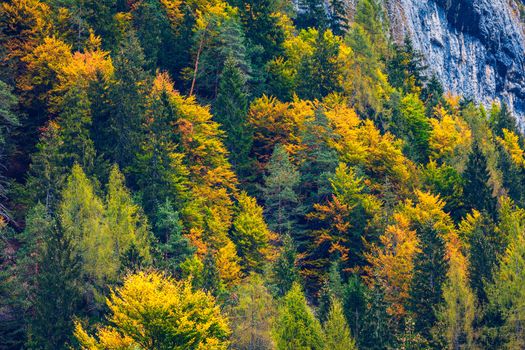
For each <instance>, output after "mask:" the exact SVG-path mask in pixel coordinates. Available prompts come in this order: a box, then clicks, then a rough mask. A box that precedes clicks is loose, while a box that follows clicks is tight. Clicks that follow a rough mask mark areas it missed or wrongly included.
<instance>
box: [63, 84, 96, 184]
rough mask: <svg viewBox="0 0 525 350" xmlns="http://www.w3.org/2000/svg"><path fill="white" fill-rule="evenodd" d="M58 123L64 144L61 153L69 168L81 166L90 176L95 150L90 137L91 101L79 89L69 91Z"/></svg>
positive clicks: (73, 88)
mask: <svg viewBox="0 0 525 350" xmlns="http://www.w3.org/2000/svg"><path fill="white" fill-rule="evenodd" d="M58 123H59V125H60V133H61V139H62V142H63V145H62V148H61V150H60V152H61V153H62V154H63V156H64V158H65V159H64V161H65V164H64V165H66V166H67V167H71V166H73V164H75V163H77V164H79V165H80V166H81V167H82V169H84V171H85V172H87V173H88V174H91V173H92V172H93V170H94V162H95V148H94V145H93V141H92V140H91V138H90V135H89V129H90V127H91V110H90V101H89V99H88V96H87V94H86V93H85V91H81V90H80V88H79V87H76V86H74V87H72V88H70V89H69V90H68V92H67V93H66V95H65V96H64V99H63V101H62V103H61V105H60V112H59V118H58Z"/></svg>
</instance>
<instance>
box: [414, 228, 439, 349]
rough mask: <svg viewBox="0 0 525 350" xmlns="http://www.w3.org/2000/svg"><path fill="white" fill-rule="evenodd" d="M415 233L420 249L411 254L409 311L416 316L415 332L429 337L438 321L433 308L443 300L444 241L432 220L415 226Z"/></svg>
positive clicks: (428, 338) (426, 337)
mask: <svg viewBox="0 0 525 350" xmlns="http://www.w3.org/2000/svg"><path fill="white" fill-rule="evenodd" d="M416 232H417V234H418V237H419V252H418V253H417V254H416V256H415V257H414V272H413V277H412V282H411V285H410V291H409V292H410V297H409V310H410V311H411V312H412V313H413V314H414V316H415V322H416V325H415V330H416V332H418V333H420V334H421V335H422V336H423V337H424V338H425V339H427V340H430V339H431V329H432V327H433V326H434V324H435V323H436V320H437V318H436V313H435V309H434V307H435V306H436V305H440V304H441V303H442V302H443V283H444V282H445V281H446V278H447V270H448V266H447V261H446V252H445V241H444V238H443V237H442V236H441V232H439V231H438V230H437V229H436V228H435V227H434V225H433V224H432V223H422V224H418V225H416Z"/></svg>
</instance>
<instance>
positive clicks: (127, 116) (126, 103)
mask: <svg viewBox="0 0 525 350" xmlns="http://www.w3.org/2000/svg"><path fill="white" fill-rule="evenodd" d="M114 62H115V82H114V83H113V84H111V85H110V87H109V101H110V103H111V109H110V115H109V121H108V125H107V128H105V129H104V130H103V131H104V133H103V134H102V135H100V137H99V138H97V140H98V143H99V144H95V145H96V147H97V149H98V150H100V152H101V153H102V154H105V155H106V156H107V157H108V158H109V159H110V161H111V162H114V163H117V164H118V165H119V166H120V167H121V168H122V169H126V168H127V167H128V166H130V165H131V164H132V161H133V160H134V157H135V154H136V153H137V151H138V150H139V145H140V141H141V137H140V135H141V134H140V131H141V125H142V122H143V121H144V105H145V92H144V87H145V86H146V80H147V75H146V72H145V71H144V65H145V61H144V54H143V52H142V48H141V47H140V44H139V42H138V40H137V38H136V36H135V33H134V32H133V31H129V32H128V33H126V35H125V37H124V38H123V40H122V42H121V43H120V45H119V48H118V50H117V54H116V55H115V59H114Z"/></svg>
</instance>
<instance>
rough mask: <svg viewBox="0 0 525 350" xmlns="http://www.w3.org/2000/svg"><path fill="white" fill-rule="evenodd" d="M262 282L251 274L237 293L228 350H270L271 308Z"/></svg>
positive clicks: (271, 347) (270, 302)
mask: <svg viewBox="0 0 525 350" xmlns="http://www.w3.org/2000/svg"><path fill="white" fill-rule="evenodd" d="M263 282H264V281H263V279H262V278H261V277H260V276H259V275H256V274H251V275H250V276H248V277H247V278H246V279H245V281H243V283H242V284H241V285H240V286H239V288H238V290H237V293H236V294H237V295H238V301H237V302H236V303H235V305H233V306H232V308H231V312H230V315H231V320H232V331H233V332H232V347H233V348H234V349H239V350H252V349H259V350H266V349H267V350H270V349H273V348H274V343H273V339H272V337H271V335H272V334H271V331H272V324H273V321H274V318H275V313H276V310H275V304H274V301H273V298H272V296H271V294H270V293H269V292H268V290H267V289H266V287H265V286H264V283H263Z"/></svg>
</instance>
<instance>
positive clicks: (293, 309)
mask: <svg viewBox="0 0 525 350" xmlns="http://www.w3.org/2000/svg"><path fill="white" fill-rule="evenodd" d="M274 339H275V343H276V346H277V349H278V350H296V349H304V350H315V349H321V348H322V346H323V339H322V329H321V325H320V324H319V321H317V319H316V318H315V316H314V314H313V312H312V310H310V308H309V306H308V304H307V303H306V299H305V297H304V294H303V292H302V290H301V287H300V286H299V285H298V284H297V283H295V284H294V285H293V286H292V289H290V291H289V292H288V293H287V294H286V296H285V297H284V300H283V303H282V305H281V306H280V307H279V309H278V316H277V319H276V320H275V324H274Z"/></svg>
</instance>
